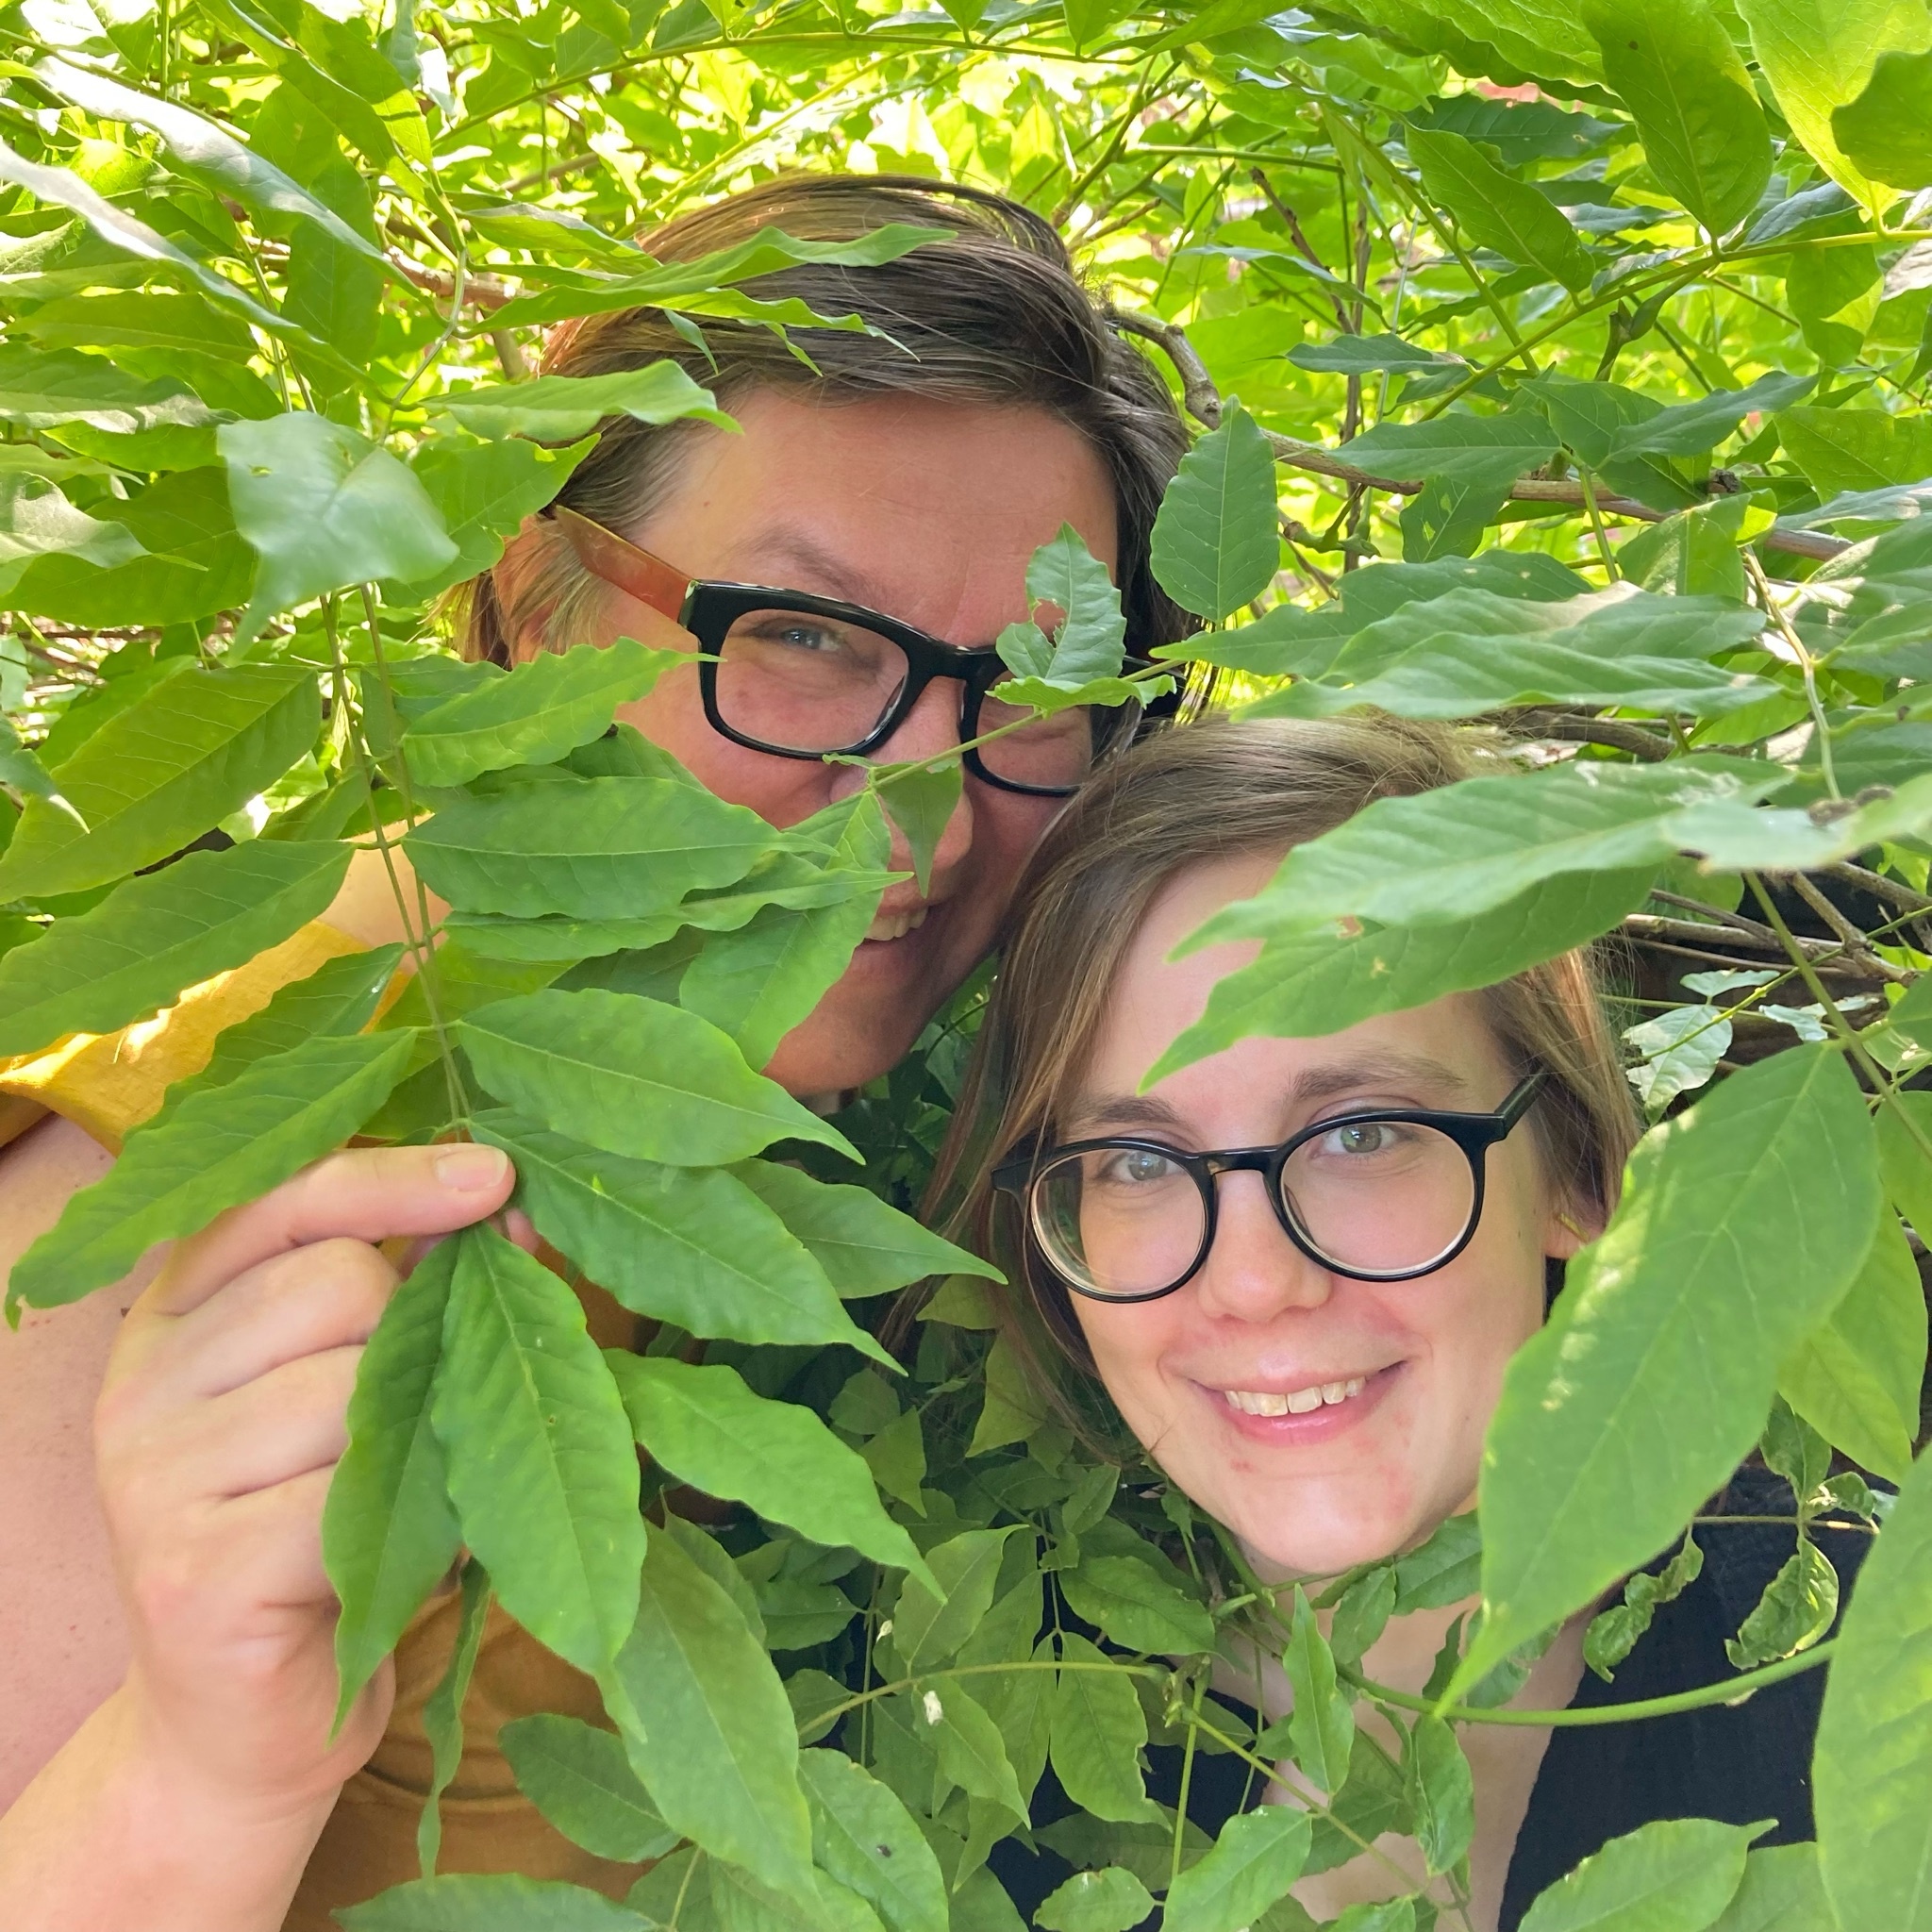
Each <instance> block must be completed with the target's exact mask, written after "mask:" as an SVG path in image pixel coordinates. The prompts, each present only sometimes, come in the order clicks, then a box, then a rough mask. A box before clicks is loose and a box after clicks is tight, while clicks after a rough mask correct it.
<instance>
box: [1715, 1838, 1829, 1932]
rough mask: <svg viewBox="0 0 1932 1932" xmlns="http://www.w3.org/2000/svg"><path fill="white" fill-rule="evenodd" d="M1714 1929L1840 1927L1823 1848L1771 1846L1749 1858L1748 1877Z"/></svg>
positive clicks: (1824, 1930)
mask: <svg viewBox="0 0 1932 1932" xmlns="http://www.w3.org/2000/svg"><path fill="white" fill-rule="evenodd" d="M1710 1932H1838V1920H1837V1919H1836V1918H1835V1917H1834V1916H1833V1914H1832V1909H1831V1906H1830V1903H1829V1902H1828V1901H1827V1900H1826V1898H1825V1896H1824V1880H1823V1878H1821V1877H1820V1876H1819V1873H1818V1847H1817V1846H1816V1845H1815V1844H1810V1843H1805V1844H1795V1845H1766V1846H1765V1847H1764V1849H1763V1850H1762V1851H1757V1852H1753V1853H1752V1854H1751V1855H1750V1856H1749V1857H1747V1858H1746V1859H1745V1860H1744V1880H1743V1883H1742V1884H1741V1885H1740V1886H1739V1887H1738V1890H1737V1892H1736V1894H1735V1895H1734V1896H1733V1898H1732V1900H1731V1902H1730V1904H1729V1905H1728V1906H1726V1907H1724V1912H1723V1915H1722V1916H1721V1917H1719V1918H1717V1919H1715V1920H1713V1921H1712V1923H1711V1926H1710Z"/></svg>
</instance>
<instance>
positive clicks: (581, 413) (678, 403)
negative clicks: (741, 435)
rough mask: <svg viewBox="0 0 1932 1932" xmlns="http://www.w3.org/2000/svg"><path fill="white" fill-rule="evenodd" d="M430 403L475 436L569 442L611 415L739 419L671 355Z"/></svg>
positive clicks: (722, 423) (721, 422)
mask: <svg viewBox="0 0 1932 1932" xmlns="http://www.w3.org/2000/svg"><path fill="white" fill-rule="evenodd" d="M430 407H431V408H434V409H436V410H438V411H440V412H441V413H443V414H446V415H449V416H453V417H454V418H455V419H456V420H457V421H458V423H460V424H461V425H463V427H464V428H465V429H469V430H473V431H474V432H475V434H476V435H478V436H492V437H497V436H531V437H536V438H539V439H541V440H542V441H550V442H569V441H571V440H572V439H573V438H575V437H579V436H588V435H589V434H590V433H591V430H593V429H594V428H596V426H597V425H598V424H600V423H602V422H604V421H605V420H606V419H607V418H608V417H611V416H629V417H631V418H633V419H634V420H635V421H637V422H639V423H651V424H660V423H675V422H676V421H678V420H679V419H680V418H685V417H696V418H698V419H699V420H700V421H702V422H706V423H714V424H716V425H718V426H719V427H720V428H724V429H733V428H736V427H737V425H735V424H734V423H733V422H732V420H731V418H730V417H729V416H727V415H725V414H724V413H723V411H722V410H720V409H719V408H718V399H717V397H715V396H714V395H713V394H712V393H711V391H709V390H708V389H700V388H699V387H698V385H697V384H696V383H694V382H693V381H692V380H691V377H690V376H688V375H686V374H685V373H684V371H683V370H682V369H680V368H679V367H678V366H677V364H676V363H675V362H649V363H646V364H645V365H644V366H643V367H642V368H641V369H618V370H613V371H612V372H611V373H610V374H609V375H540V376H538V377H537V378H536V379H535V380H534V381H531V382H512V383H507V384H505V385H504V386H503V387H502V388H498V389H459V390H451V391H449V392H448V393H447V394H445V395H441V396H437V397H436V398H434V400H433V401H432V403H431V405H430Z"/></svg>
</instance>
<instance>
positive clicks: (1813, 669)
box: [1739, 547, 1844, 798]
mask: <svg viewBox="0 0 1932 1932" xmlns="http://www.w3.org/2000/svg"><path fill="white" fill-rule="evenodd" d="M1739 555H1740V557H1741V558H1743V561H1744V570H1745V573H1746V575H1748V576H1749V577H1750V579H1751V583H1752V587H1753V588H1754V589H1755V590H1756V591H1757V602H1758V605H1759V607H1760V608H1762V609H1763V611H1764V614H1765V616H1766V617H1767V618H1769V619H1770V621H1771V624H1772V626H1773V628H1774V630H1776V632H1777V634H1778V635H1779V636H1780V637H1781V638H1783V639H1784V641H1785V646H1786V648H1787V649H1788V650H1789V651H1790V653H1791V655H1792V657H1793V658H1795V659H1796V660H1797V665H1798V670H1799V673H1800V674H1801V675H1802V676H1803V677H1804V680H1805V708H1806V709H1807V710H1808V711H1809V712H1810V713H1811V724H1812V728H1813V730H1814V731H1815V733H1816V735H1817V739H1818V769H1819V771H1820V772H1821V773H1822V774H1823V775H1824V789H1825V791H1828V792H1829V793H1830V794H1831V796H1832V797H1834V798H1842V797H1843V796H1844V793H1843V792H1841V791H1840V790H1839V789H1838V772H1837V770H1836V768H1835V767H1834V765H1833V763H1832V758H1831V721H1830V719H1828V718H1827V717H1826V716H1825V715H1824V700H1823V699H1822V698H1820V696H1819V695H1818V660H1817V658H1814V657H1813V656H1812V655H1811V651H1810V647H1809V646H1808V645H1807V643H1806V642H1805V641H1804V639H1803V638H1801V637H1800V636H1799V635H1798V632H1797V626H1796V625H1793V624H1792V623H1791V620H1790V614H1789V613H1788V612H1787V611H1786V609H1785V607H1784V606H1783V605H1782V604H1780V603H1779V602H1778V600H1777V592H1776V591H1774V590H1773V589H1772V587H1771V579H1770V578H1769V577H1767V576H1766V575H1765V574H1764V566H1763V565H1762V564H1761V563H1759V562H1758V560H1757V553H1756V552H1755V551H1753V550H1751V549H1749V548H1748V547H1747V548H1745V549H1743V550H1740V552H1739Z"/></svg>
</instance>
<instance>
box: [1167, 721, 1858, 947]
mask: <svg viewBox="0 0 1932 1932" xmlns="http://www.w3.org/2000/svg"><path fill="white" fill-rule="evenodd" d="M1777 782H1778V781H1777V779H1776V778H1775V777H1774V776H1771V775H1765V776H1759V775H1757V774H1755V773H1753V772H1751V771H1750V769H1749V768H1748V767H1745V766H1742V765H1740V764H1737V763H1733V762H1730V761H1720V760H1715V759H1709V760H1707V759H1703V758H1680V759H1673V760H1672V761H1671V762H1669V763H1668V764H1658V765H1609V764H1577V763H1570V764H1562V765H1557V766H1554V767H1551V768H1549V769H1547V770H1544V771H1541V772H1534V773H1531V774H1528V775H1526V776H1524V777H1521V778H1468V779H1464V780H1463V781H1462V782H1461V783H1460V784H1458V785H1450V786H1445V787H1443V788H1442V789H1441V790H1440V791H1425V792H1422V793H1420V794H1418V795H1416V796H1413V797H1406V798H1380V799H1377V800H1375V801H1374V804H1372V805H1370V806H1369V807H1367V808H1366V809H1364V810H1362V811H1359V812H1357V814H1356V816H1355V817H1354V818H1353V819H1351V820H1350V821H1349V822H1348V823H1347V824H1345V825H1342V826H1341V828H1340V829H1339V830H1336V831H1333V832H1328V833H1325V834H1324V836H1323V837H1321V838H1319V839H1312V840H1310V841H1308V842H1307V844H1306V845H1298V846H1296V847H1295V848H1294V849H1293V850H1292V851H1291V852H1290V853H1289V855H1288V857H1287V858H1285V859H1283V860H1282V862H1281V865H1280V867H1279V869H1278V870H1277V871H1276V872H1275V874H1274V878H1273V879H1271V880H1270V881H1269V883H1268V885H1267V886H1266V887H1264V888H1263V890H1262V891H1260V892H1259V893H1257V895H1256V896H1255V897H1254V898H1252V899H1244V900H1241V901H1240V902H1239V903H1237V904H1236V905H1233V906H1231V907H1229V908H1227V909H1226V910H1225V911H1224V912H1221V913H1219V914H1217V915H1216V916H1215V917H1214V918H1213V919H1211V920H1209V921H1208V924H1206V925H1204V926H1203V927H1202V928H1201V929H1200V930H1199V931H1198V932H1196V933H1194V934H1192V935H1191V937H1190V938H1189V940H1188V941H1186V943H1187V945H1188V946H1189V947H1193V946H1199V945H1207V944H1210V943H1212V942H1213V941H1218V940H1226V939H1274V938H1275V937H1277V936H1281V935H1286V934H1289V933H1294V932H1310V931H1315V930H1318V929H1320V928H1321V927H1323V926H1324V925H1325V924H1327V923H1328V922H1329V921H1331V920H1334V919H1339V918H1347V917H1353V918H1357V919H1373V920H1378V921H1381V922H1383V923H1384V924H1390V925H1396V924H1418V925H1436V924H1451V923H1455V922H1462V921H1467V920H1469V919H1471V918H1472V917H1474V915H1475V914H1477V913H1480V912H1486V911H1488V910H1489V909H1490V908H1491V907H1495V906H1502V905H1505V904H1507V902H1508V901H1510V900H1512V899H1515V898H1518V897H1520V896H1521V895H1522V894H1523V893H1524V892H1525V891H1528V890H1529V888H1530V887H1531V886H1533V885H1535V884H1537V883H1538V882H1539V881H1541V880H1543V879H1549V878H1555V877H1557V876H1558V875H1560V874H1566V873H1580V872H1597V871H1606V870H1624V869H1635V868H1637V867H1640V866H1646V865H1655V864H1657V863H1659V862H1660V861H1662V860H1663V859H1665V858H1669V857H1670V855H1671V854H1672V853H1674V852H1675V851H1677V850H1678V849H1679V847H1680V845H1682V846H1688V847H1691V848H1692V849H1696V846H1697V840H1698V839H1699V838H1707V837H1710V836H1712V835H1714V834H1715V833H1717V832H1719V831H1727V832H1731V833H1733V834H1734V835H1740V834H1741V833H1748V832H1751V831H1754V830H1755V829H1756V828H1757V826H1758V824H1760V823H1762V824H1764V826H1765V829H1766V831H1767V833H1774V832H1778V831H1781V830H1783V829H1785V827H1784V825H1783V822H1782V821H1781V820H1780V821H1777V822H1776V823H1773V820H1774V815H1773V814H1770V813H1758V812H1753V811H1752V810H1751V809H1750V807H1749V801H1750V800H1752V799H1753V798H1761V797H1762V796H1763V795H1764V793H1765V792H1766V791H1769V790H1771V788H1772V787H1773V785H1774V784H1775V783H1777ZM1790 817H1792V818H1794V819H1801V818H1802V814H1795V813H1794V814H1790ZM1806 823H1808V822H1806ZM1800 836H1802V832H1801V834H1800ZM1819 842H1820V843H1821V844H1823V843H1824V841H1822V840H1821V841H1819ZM1743 862H1744V863H1746V864H1749V863H1753V862H1754V860H1752V859H1749V858H1747V859H1745V860H1744V861H1743ZM1755 862H1758V863H1764V862H1774V861H1767V860H1764V859H1759V860H1757V861H1755Z"/></svg>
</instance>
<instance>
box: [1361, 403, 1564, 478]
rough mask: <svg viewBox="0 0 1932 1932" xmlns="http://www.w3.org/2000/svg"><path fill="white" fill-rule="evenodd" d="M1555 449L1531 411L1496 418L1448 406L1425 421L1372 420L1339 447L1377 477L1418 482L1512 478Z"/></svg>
mask: <svg viewBox="0 0 1932 1932" xmlns="http://www.w3.org/2000/svg"><path fill="white" fill-rule="evenodd" d="M1556 453H1557V438H1556V434H1555V432H1554V431H1553V430H1552V429H1551V428H1550V425H1549V423H1548V422H1547V421H1546V420H1545V418H1543V417H1542V416H1541V415H1540V414H1538V413H1537V411H1536V410H1534V409H1511V410H1509V411H1507V413H1506V414H1504V415H1501V416H1471V415H1466V414H1464V413H1463V412H1462V411H1460V410H1451V411H1450V412H1449V413H1448V414H1447V415H1443V416H1438V417H1435V418H1434V419H1433V420H1432V421H1430V422H1427V423H1378V424H1377V425H1375V427H1374V428H1373V429H1371V430H1369V431H1367V432H1366V433H1365V434H1364V435H1361V436H1357V438H1356V439H1355V441H1353V442H1350V443H1347V444H1345V445H1343V454H1344V455H1345V456H1346V457H1347V458H1348V460H1349V461H1350V462H1351V463H1353V464H1355V465H1356V466H1357V468H1358V469H1363V470H1369V471H1373V472H1374V474H1376V475H1384V476H1394V477H1398V478H1406V479H1411V480H1418V481H1419V480H1420V479H1421V478H1423V477H1424V476H1449V477H1453V478H1456V479H1457V480H1458V481H1461V482H1466V483H1497V482H1502V481H1507V480H1510V479H1513V478H1515V477H1517V476H1520V475H1524V473H1525V472H1527V471H1530V470H1534V469H1536V468H1538V467H1539V466H1540V465H1541V464H1543V463H1546V462H1548V461H1549V459H1550V458H1552V457H1553V456H1555V455H1556Z"/></svg>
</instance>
